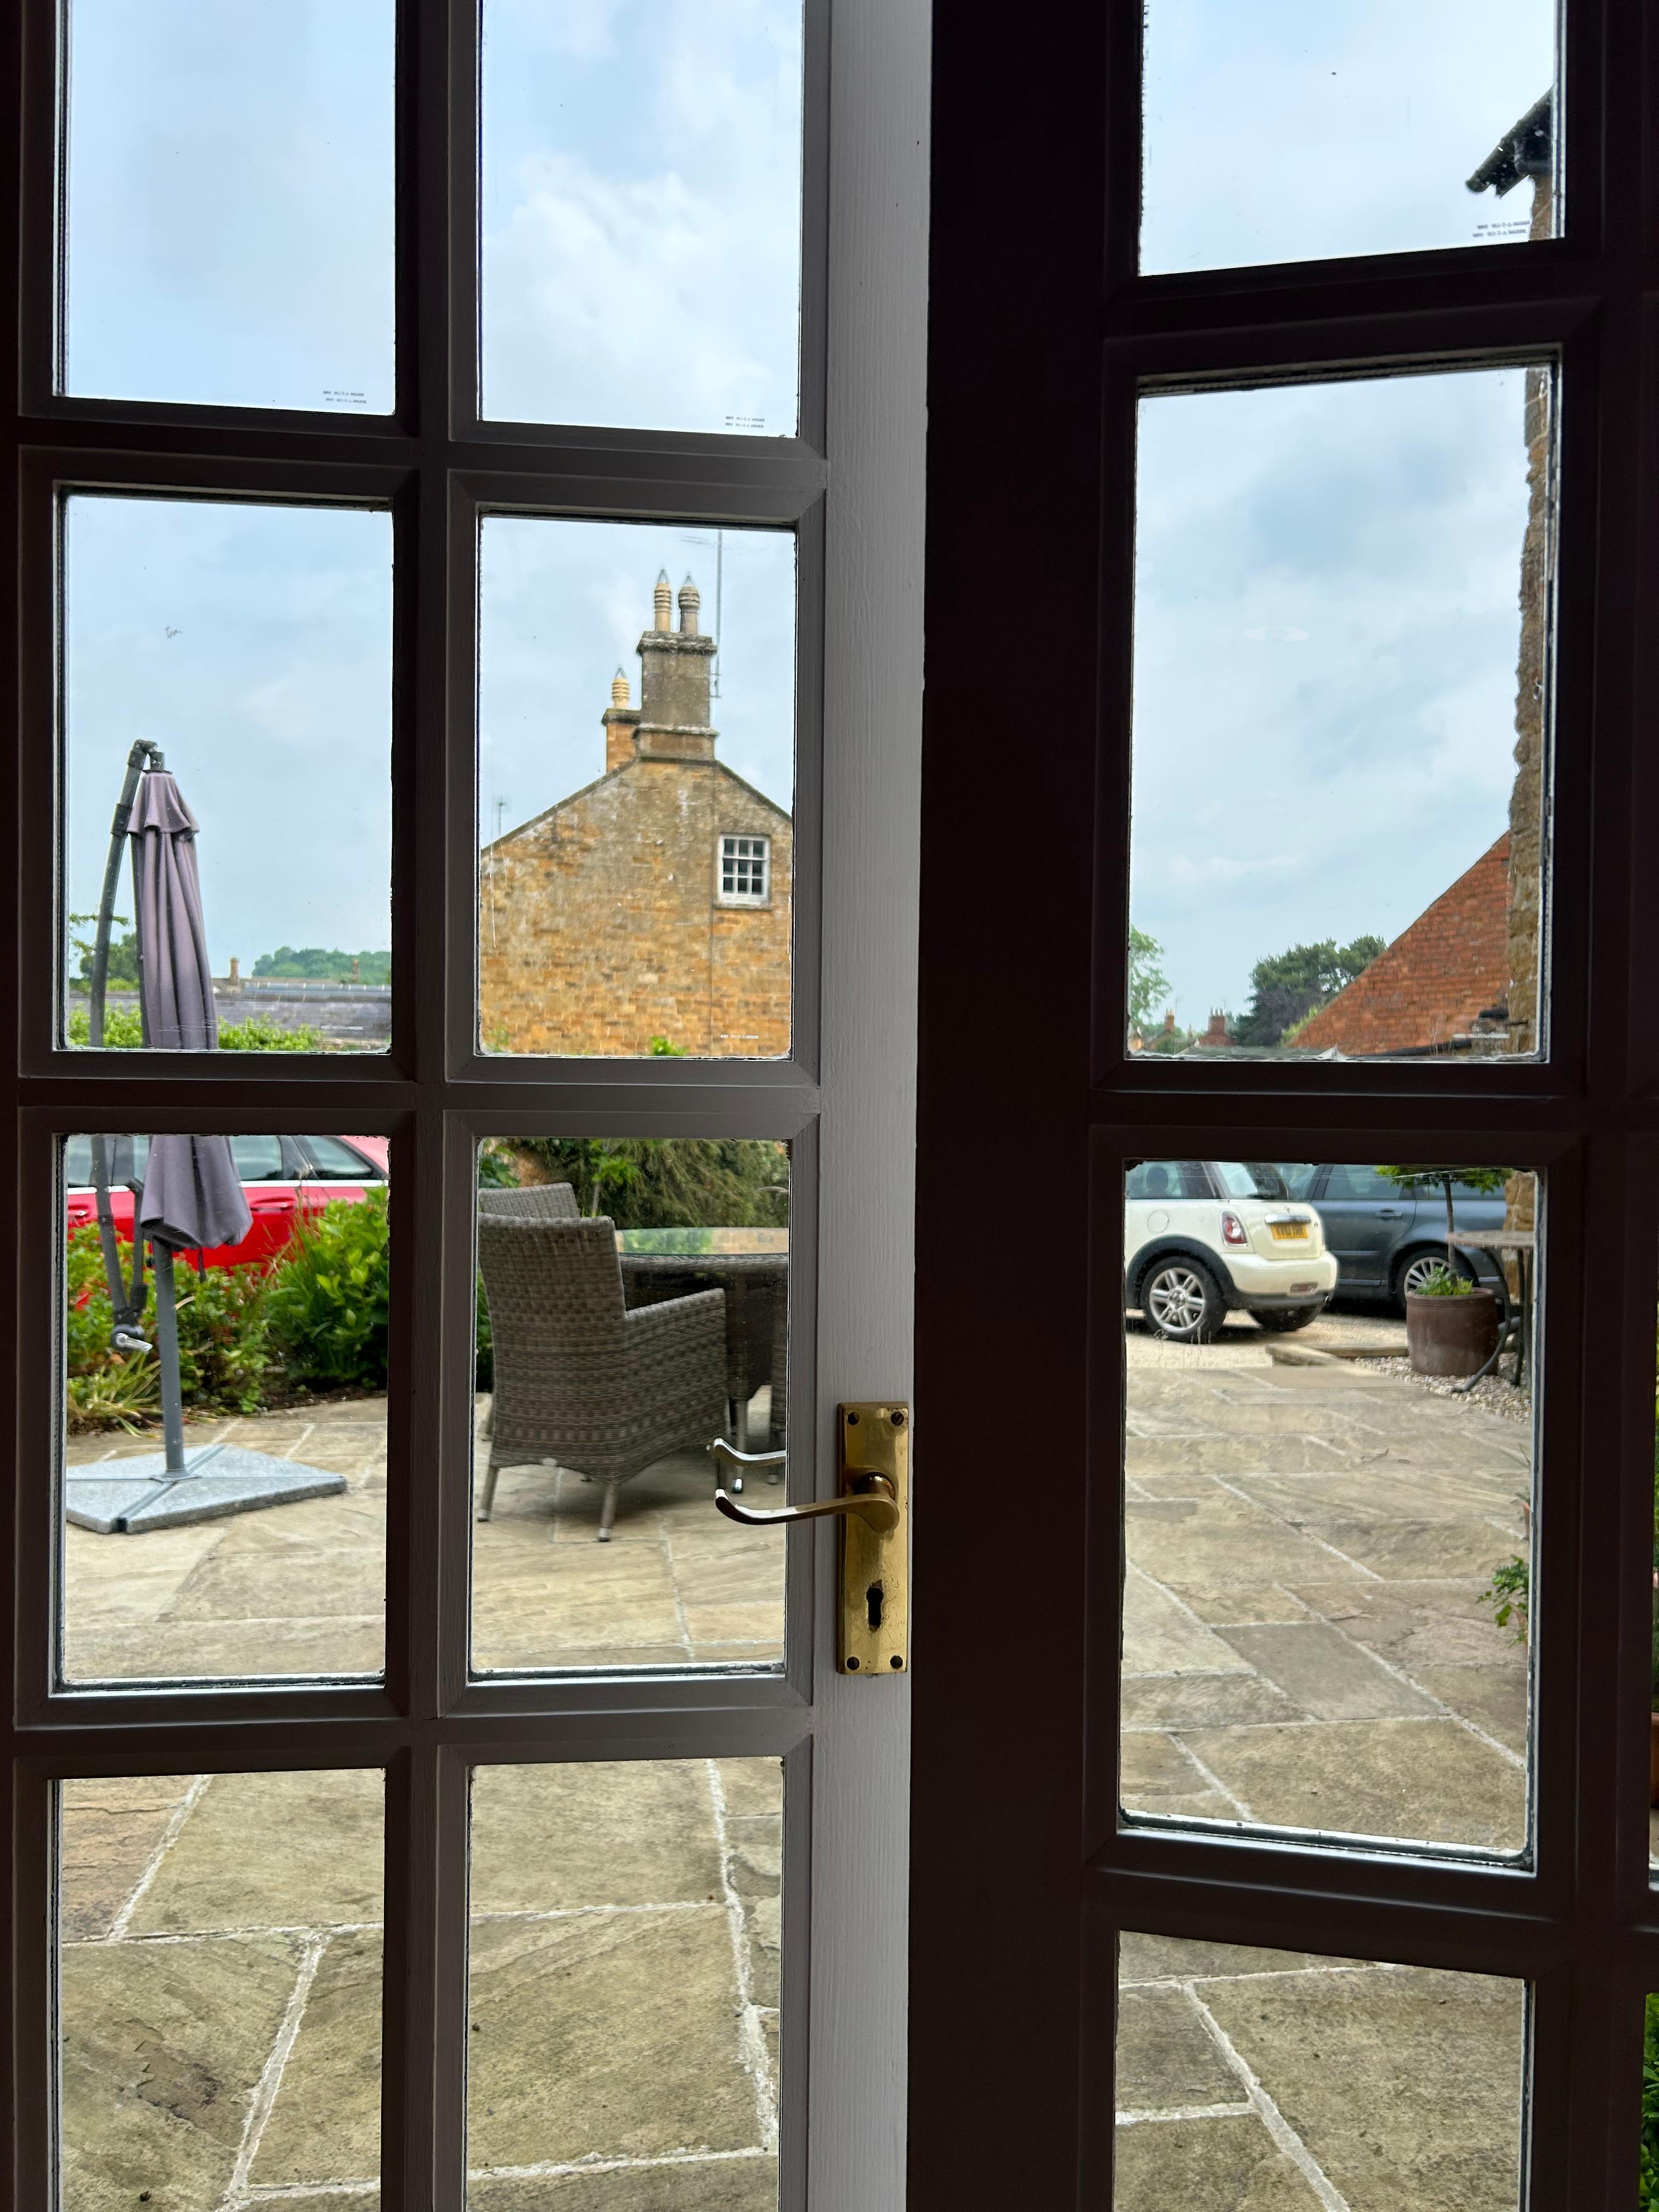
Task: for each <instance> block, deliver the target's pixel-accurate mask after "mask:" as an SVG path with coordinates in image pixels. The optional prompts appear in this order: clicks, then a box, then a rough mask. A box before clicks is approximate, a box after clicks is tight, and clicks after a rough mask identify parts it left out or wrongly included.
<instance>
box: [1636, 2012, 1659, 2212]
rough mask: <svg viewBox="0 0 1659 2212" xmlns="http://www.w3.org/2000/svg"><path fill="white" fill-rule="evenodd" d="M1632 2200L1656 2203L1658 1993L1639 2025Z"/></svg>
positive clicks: (1658, 2183)
mask: <svg viewBox="0 0 1659 2212" xmlns="http://www.w3.org/2000/svg"><path fill="white" fill-rule="evenodd" d="M1636 2201H1637V2203H1638V2204H1639V2205H1640V2206H1642V2208H1643V2212H1648V2208H1649V2207H1650V2206H1653V2205H1659V1996H1650V1998H1649V1999H1648V2001H1647V2012H1646V2017H1645V2019H1644V2021H1643V2027H1642V2152H1641V2165H1640V2170H1639V2172H1638V2179H1637V2193H1636Z"/></svg>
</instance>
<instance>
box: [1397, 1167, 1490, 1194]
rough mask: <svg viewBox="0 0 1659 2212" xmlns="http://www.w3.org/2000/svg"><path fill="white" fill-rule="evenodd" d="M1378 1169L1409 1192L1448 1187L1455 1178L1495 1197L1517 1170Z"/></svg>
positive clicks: (1473, 1190) (1468, 1188) (1470, 1189)
mask: <svg viewBox="0 0 1659 2212" xmlns="http://www.w3.org/2000/svg"><path fill="white" fill-rule="evenodd" d="M1376 1172H1377V1173H1378V1175H1380V1176H1387V1177H1388V1178H1389V1182H1391V1183H1394V1184H1395V1185H1396V1186H1397V1188H1399V1189H1401V1191H1404V1192H1407V1193H1416V1192H1419V1191H1425V1190H1439V1191H1445V1190H1447V1189H1448V1188H1449V1186H1450V1185H1451V1184H1453V1183H1462V1186H1463V1188H1464V1189H1465V1190H1466V1191H1468V1193H1469V1194H1470V1195H1471V1196H1473V1197H1481V1198H1495V1197H1496V1196H1497V1195H1498V1192H1499V1191H1500V1190H1502V1189H1503V1188H1504V1184H1505V1183H1506V1182H1508V1181H1509V1179H1510V1176H1512V1175H1513V1174H1514V1172H1515V1170H1514V1169H1513V1168H1460V1167H1426V1168H1425V1167H1409V1168H1383V1167H1380V1168H1378V1170H1376Z"/></svg>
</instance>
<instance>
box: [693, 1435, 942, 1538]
mask: <svg viewBox="0 0 1659 2212" xmlns="http://www.w3.org/2000/svg"><path fill="white" fill-rule="evenodd" d="M709 1449H710V1450H711V1451H712V1452H713V1453H714V1459H715V1462H716V1464H717V1465H718V1463H719V1462H720V1461H721V1460H722V1459H728V1460H730V1461H731V1462H732V1464H733V1465H734V1466H736V1467H738V1468H745V1467H776V1466H777V1465H778V1464H779V1463H780V1462H781V1460H782V1458H783V1456H784V1455H783V1454H782V1453H781V1452H740V1451H733V1449H732V1447H731V1445H730V1444H728V1443H726V1440H725V1438H724V1437H716V1438H715V1439H714V1443H712V1444H711V1445H710V1446H709ZM854 1481H855V1482H856V1483H857V1484H858V1488H857V1490H856V1491H854V1492H851V1493H849V1494H848V1496H846V1497H843V1498H818V1499H817V1500H816V1501H815V1502H814V1503H813V1504H811V1505H786V1506H783V1507H781V1508H780V1509H779V1510H776V1511H774V1512H769V1513H757V1511H756V1510H754V1508H753V1507H752V1506H749V1505H739V1504H738V1500H737V1493H738V1492H739V1491H741V1489H742V1488H743V1477H742V1475H741V1474H737V1475H734V1476H733V1478H732V1487H731V1489H730V1490H727V1489H726V1488H725V1487H724V1486H720V1487H717V1488H716V1490H715V1492H714V1505H715V1510H717V1511H719V1512H721V1513H723V1514H725V1516H726V1519H727V1520H728V1521H738V1522H742V1524H743V1526H744V1528H776V1527H777V1526H779V1525H780V1524H781V1523H784V1522H791V1521H813V1520H817V1519H818V1518H819V1517H820V1516H823V1515H824V1514H827V1513H836V1514H843V1515H845V1514H852V1515H854V1516H856V1517H857V1518H858V1519H859V1520H860V1521H862V1522H864V1524H865V1526H866V1528H869V1529H870V1530H871V1531H872V1533H873V1534H876V1535H878V1536H886V1535H890V1534H891V1533H892V1531H893V1530H894V1529H895V1528H897V1527H898V1521H899V1510H898V1495H897V1492H896V1491H895V1490H894V1487H893V1486H892V1484H891V1483H890V1482H889V1481H888V1480H887V1478H886V1476H885V1475H884V1474H860V1475H857V1476H855V1477H854Z"/></svg>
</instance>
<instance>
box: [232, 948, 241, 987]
mask: <svg viewBox="0 0 1659 2212" xmlns="http://www.w3.org/2000/svg"><path fill="white" fill-rule="evenodd" d="M230 980H231V982H232V984H233V986H234V985H235V984H238V983H240V981H241V980H242V963H241V962H240V960H239V959H238V958H237V957H236V955H235V954H234V952H233V953H232V954H231V956H230Z"/></svg>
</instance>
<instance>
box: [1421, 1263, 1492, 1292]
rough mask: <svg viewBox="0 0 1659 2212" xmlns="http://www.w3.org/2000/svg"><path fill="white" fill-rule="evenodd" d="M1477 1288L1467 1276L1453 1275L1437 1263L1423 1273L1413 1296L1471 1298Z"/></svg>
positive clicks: (1447, 1268) (1448, 1269)
mask: <svg viewBox="0 0 1659 2212" xmlns="http://www.w3.org/2000/svg"><path fill="white" fill-rule="evenodd" d="M1479 1287H1480V1286H1479V1285H1478V1284H1475V1283H1473V1282H1471V1281H1470V1279H1469V1278H1468V1276H1467V1275H1454V1274H1453V1273H1452V1271H1451V1269H1450V1268H1449V1267H1442V1266H1440V1265H1439V1264H1438V1263H1437V1264H1436V1265H1435V1266H1434V1267H1430V1268H1429V1269H1428V1270H1427V1271H1426V1272H1425V1274H1424V1277H1423V1279H1422V1281H1421V1282H1420V1283H1419V1285H1418V1286H1417V1289H1416V1291H1415V1293H1414V1295H1415V1296H1416V1297H1419V1298H1472V1297H1474V1293H1475V1291H1476V1290H1477V1289H1478V1288H1479Z"/></svg>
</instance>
